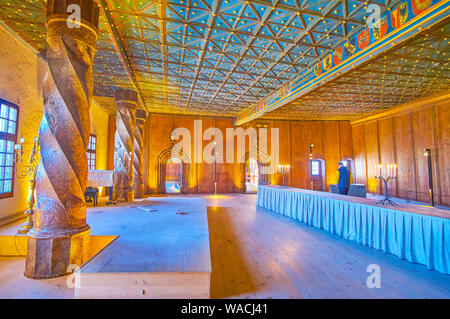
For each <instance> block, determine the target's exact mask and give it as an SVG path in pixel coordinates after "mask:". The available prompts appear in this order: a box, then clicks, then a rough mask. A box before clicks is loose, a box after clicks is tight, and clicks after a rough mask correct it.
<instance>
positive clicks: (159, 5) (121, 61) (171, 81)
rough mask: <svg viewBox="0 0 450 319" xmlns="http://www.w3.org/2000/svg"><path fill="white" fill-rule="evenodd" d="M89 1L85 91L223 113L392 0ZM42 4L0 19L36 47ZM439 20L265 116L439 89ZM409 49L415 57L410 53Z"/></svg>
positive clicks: (256, 96)
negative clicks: (92, 46) (96, 10)
mask: <svg viewBox="0 0 450 319" xmlns="http://www.w3.org/2000/svg"><path fill="white" fill-rule="evenodd" d="M97 2H98V3H99V5H100V7H101V17H100V24H99V37H98V42H97V53H96V56H95V64H94V71H95V73H94V76H95V92H94V94H95V95H96V96H99V97H101V98H99V101H101V102H99V103H100V104H108V103H110V101H112V100H111V99H108V97H109V98H110V97H112V94H113V92H114V90H115V89H116V88H117V87H128V88H131V89H135V90H137V91H138V93H139V97H140V102H141V104H142V105H143V107H145V108H146V109H147V110H148V111H150V112H158V113H178V114H198V115H220V116H230V117H231V116H235V115H236V114H237V113H238V112H239V111H241V110H243V109H244V108H246V107H248V105H250V104H252V103H256V102H257V101H259V100H260V99H262V98H264V97H266V96H268V95H269V94H270V93H272V92H273V91H275V90H277V89H279V88H280V87H281V86H282V85H283V84H284V83H285V82H286V81H288V80H289V79H292V78H294V77H295V76H297V75H298V74H299V73H300V72H302V71H304V70H305V69H306V68H309V67H311V66H312V65H313V64H314V63H317V61H318V60H319V59H321V58H323V57H324V56H325V55H327V54H328V53H329V52H330V50H331V49H334V48H336V47H337V46H339V45H341V44H342V43H343V42H344V41H345V40H346V38H347V37H349V36H351V35H352V34H354V33H356V32H358V31H359V30H361V29H362V28H363V27H364V24H365V20H366V19H367V16H368V12H367V6H368V5H369V4H371V3H374V4H377V5H379V7H380V8H381V13H383V12H384V11H385V10H386V9H387V8H389V7H392V6H393V5H394V4H395V3H397V2H398V1H397V0H394V1H390V0H387V1H382V0H332V1H328V0H326V1H324V0H273V1H267V0H247V1H239V0H170V1H167V0H159V1H144V0H98V1H97ZM45 8H46V1H45V0H0V19H1V20H3V21H4V22H5V23H6V24H8V25H9V27H10V28H12V29H13V30H14V31H15V32H16V33H17V34H18V35H19V36H21V37H22V38H23V39H24V40H25V41H27V42H28V43H30V44H31V45H32V46H33V47H34V48H35V49H37V50H39V51H43V50H45V46H46V45H45V26H44V22H45ZM445 28H446V27H444V31H436V32H435V33H433V34H430V35H429V38H427V39H426V44H425V45H424V47H423V48H422V47H421V44H419V43H413V44H412V45H411V46H410V47H405V48H403V49H401V50H398V51H396V52H394V53H391V55H389V56H387V57H386V58H380V59H378V60H377V61H376V63H373V64H368V65H366V66H364V67H363V68H360V69H358V70H354V71H353V74H351V75H349V76H345V77H342V78H339V79H338V80H336V81H335V82H333V83H331V84H329V85H327V86H326V87H322V88H320V89H318V90H316V91H314V92H312V93H311V94H309V95H307V96H305V97H303V98H302V99H300V100H297V101H295V102H293V103H291V104H288V105H286V106H284V107H282V108H281V109H279V110H277V111H275V112H272V113H269V114H267V115H266V117H276V118H298V119H306V118H320V117H328V118H334V117H336V118H337V117H345V118H351V117H355V116H359V115H360V114H362V113H367V112H368V113H370V112H373V111H377V110H378V109H380V108H386V107H389V106H391V105H395V104H397V103H398V102H403V101H407V100H409V99H411V98H416V97H418V96H423V95H426V94H428V93H430V92H431V91H433V92H434V91H435V90H441V89H442V90H443V89H446V88H448V76H449V75H448V65H446V64H445V63H447V61H448V55H444V53H445V54H447V52H448V46H446V47H445V48H444V49H443V50H442V53H440V54H438V55H436V54H431V52H430V51H431V48H430V49H429V44H428V42H430V43H431V42H433V43H434V44H433V45H435V42H436V41H441V43H440V46H442V45H444V42H445V43H447V42H448V41H447V39H446V38H445V36H443V33H445V32H447V33H448V30H447V29H445ZM438 39H440V40H438ZM444 39H445V40H444ZM421 49H422V50H421ZM410 50H413V52H414V54H416V53H417V54H420V57H418V58H417V59H412V58H411V56H412V54H411V52H410ZM410 54H411V55H410ZM428 56H429V57H428ZM427 59H428V60H429V63H428V62H426V63H423V61H427ZM416 60H419V62H414V61H416ZM393 63H394V64H393ZM435 63H438V64H439V65H435ZM444 64H445V65H444ZM444 68H445V70H444ZM432 70H434V71H433V72H435V73H431V72H432ZM439 70H440V71H439ZM416 72H420V76H419V77H417V78H415V74H416ZM439 72H440V73H439ZM422 86H423V87H422ZM413 87H414V88H415V87H420V90H417V89H413ZM392 92H394V93H395V94H394V93H392ZM383 95H385V97H383ZM106 108H107V107H106Z"/></svg>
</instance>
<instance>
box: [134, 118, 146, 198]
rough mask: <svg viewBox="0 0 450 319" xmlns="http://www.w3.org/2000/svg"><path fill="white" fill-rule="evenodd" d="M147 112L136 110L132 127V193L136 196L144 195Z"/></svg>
mask: <svg viewBox="0 0 450 319" xmlns="http://www.w3.org/2000/svg"><path fill="white" fill-rule="evenodd" d="M146 117H147V113H146V112H145V111H144V110H142V109H139V110H137V111H136V127H135V129H134V161H133V170H134V182H133V183H134V194H135V197H136V198H142V197H143V196H144V166H143V165H144V153H143V152H144V124H145V119H146Z"/></svg>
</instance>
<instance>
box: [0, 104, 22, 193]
mask: <svg viewBox="0 0 450 319" xmlns="http://www.w3.org/2000/svg"><path fill="white" fill-rule="evenodd" d="M1 104H6V105H7V106H9V107H12V108H14V109H15V110H16V121H15V122H16V128H15V133H14V134H11V133H8V132H0V139H3V140H6V141H12V142H13V143H14V145H16V144H17V140H18V135H19V134H18V133H19V116H20V107H19V106H18V105H16V104H14V103H11V102H9V101H7V100H5V99H2V98H0V109H1ZM5 147H7V146H6V145H5ZM14 152H15V151H14V150H13V163H12V178H11V191H9V192H7V193H0V199H4V198H11V197H14V186H15V181H16V163H15V161H14ZM6 154H7V153H6V152H5V155H6ZM5 164H6V158H5ZM3 167H6V166H3ZM3 181H4V179H3Z"/></svg>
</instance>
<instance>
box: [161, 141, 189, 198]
mask: <svg viewBox="0 0 450 319" xmlns="http://www.w3.org/2000/svg"><path fill="white" fill-rule="evenodd" d="M156 165H157V168H156V169H157V172H158V176H157V180H158V193H160V194H166V193H174V192H173V191H171V192H167V189H166V181H167V178H166V174H167V172H168V171H169V174H170V176H169V180H173V177H172V174H173V173H172V172H173V171H175V172H176V173H175V175H176V177H175V181H176V183H173V186H174V187H175V185H176V187H175V189H177V190H178V189H179V193H183V194H186V193H189V168H190V159H189V157H188V156H187V155H186V154H185V153H184V152H183V151H182V150H177V149H174V146H171V147H169V148H166V149H165V150H163V151H162V152H161V153H160V154H159V155H158V160H157V164H156ZM168 166H169V168H168ZM169 186H170V185H169ZM170 190H173V189H172V188H170Z"/></svg>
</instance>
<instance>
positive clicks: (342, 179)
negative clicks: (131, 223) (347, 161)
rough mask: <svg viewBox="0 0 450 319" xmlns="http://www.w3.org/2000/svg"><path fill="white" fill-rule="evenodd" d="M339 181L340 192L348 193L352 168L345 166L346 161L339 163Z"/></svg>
mask: <svg viewBox="0 0 450 319" xmlns="http://www.w3.org/2000/svg"><path fill="white" fill-rule="evenodd" d="M338 173H339V181H338V188H339V194H342V195H347V193H348V188H349V187H350V170H349V169H348V168H347V167H345V166H344V163H342V162H339V164H338Z"/></svg>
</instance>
